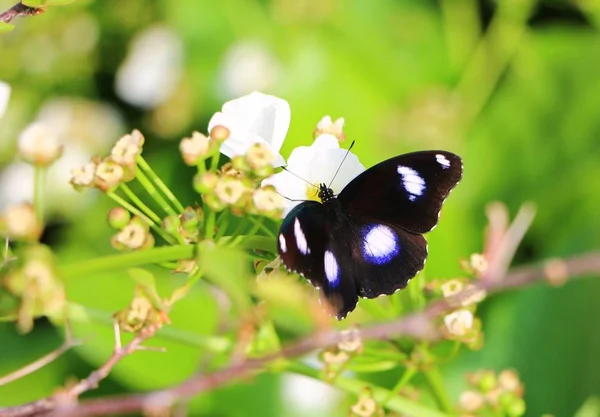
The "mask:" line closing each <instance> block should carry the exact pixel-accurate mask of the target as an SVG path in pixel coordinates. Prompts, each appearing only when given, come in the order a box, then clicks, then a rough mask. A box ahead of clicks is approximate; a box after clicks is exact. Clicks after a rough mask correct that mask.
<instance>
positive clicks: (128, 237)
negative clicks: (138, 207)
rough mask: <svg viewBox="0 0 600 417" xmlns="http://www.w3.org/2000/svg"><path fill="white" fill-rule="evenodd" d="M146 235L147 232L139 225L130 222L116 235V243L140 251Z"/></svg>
mask: <svg viewBox="0 0 600 417" xmlns="http://www.w3.org/2000/svg"><path fill="white" fill-rule="evenodd" d="M147 235H148V231H147V230H146V229H145V228H144V227H143V226H142V225H141V224H139V223H136V222H133V221H132V222H130V223H129V224H128V225H127V226H125V227H124V228H123V230H121V231H120V232H119V233H117V238H116V241H117V243H119V244H121V245H123V246H125V247H127V248H129V249H140V248H141V247H142V246H143V245H144V243H146V239H147Z"/></svg>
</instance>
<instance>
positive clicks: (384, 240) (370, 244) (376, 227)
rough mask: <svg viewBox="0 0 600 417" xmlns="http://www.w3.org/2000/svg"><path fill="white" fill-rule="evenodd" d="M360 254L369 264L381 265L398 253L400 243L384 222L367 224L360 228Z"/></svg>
mask: <svg viewBox="0 0 600 417" xmlns="http://www.w3.org/2000/svg"><path fill="white" fill-rule="evenodd" d="M361 234H362V240H363V241H362V247H361V249H362V254H363V257H364V258H365V260H366V261H367V262H369V263H371V264H375V265H382V264H386V263H389V262H391V261H392V259H393V258H394V257H395V256H397V255H398V254H399V253H400V243H399V242H398V236H396V233H395V232H394V230H393V229H392V228H390V227H388V226H386V225H384V224H369V225H367V226H364V227H363V228H362V230H361Z"/></svg>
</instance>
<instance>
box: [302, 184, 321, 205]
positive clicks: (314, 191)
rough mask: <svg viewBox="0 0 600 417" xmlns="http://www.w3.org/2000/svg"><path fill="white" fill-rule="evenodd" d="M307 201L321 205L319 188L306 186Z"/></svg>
mask: <svg viewBox="0 0 600 417" xmlns="http://www.w3.org/2000/svg"><path fill="white" fill-rule="evenodd" d="M306 199H307V200H312V201H318V202H319V203H321V199H320V198H319V188H318V187H315V186H314V185H306Z"/></svg>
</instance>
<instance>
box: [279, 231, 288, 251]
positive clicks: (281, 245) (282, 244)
mask: <svg viewBox="0 0 600 417" xmlns="http://www.w3.org/2000/svg"><path fill="white" fill-rule="evenodd" d="M279 248H280V249H281V251H282V252H283V253H286V252H287V244H286V242H285V236H283V234H280V235H279Z"/></svg>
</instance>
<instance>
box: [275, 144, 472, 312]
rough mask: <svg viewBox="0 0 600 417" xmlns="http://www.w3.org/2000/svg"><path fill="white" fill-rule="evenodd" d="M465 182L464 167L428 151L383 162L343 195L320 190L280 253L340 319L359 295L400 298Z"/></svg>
mask: <svg viewBox="0 0 600 417" xmlns="http://www.w3.org/2000/svg"><path fill="white" fill-rule="evenodd" d="M461 177H462V161H461V159H460V158H459V157H458V156H457V155H454V154H452V153H450V152H445V151H422V152H414V153H409V154H405V155H400V156H396V157H394V158H391V159H388V160H386V161H383V162H381V163H379V164H377V165H375V166H374V167H372V168H369V169H368V170H366V171H365V172H363V173H362V174H360V175H359V176H357V177H356V178H354V179H353V180H352V181H351V182H350V183H349V184H348V185H347V186H346V187H345V188H344V189H343V190H342V192H341V193H340V194H339V195H338V196H335V195H334V193H333V190H331V188H329V187H327V186H326V185H325V184H320V185H319V194H318V195H319V198H320V199H321V201H322V203H319V202H317V201H305V202H303V203H301V204H299V205H298V206H296V207H294V208H293V209H292V210H291V211H290V213H289V214H288V215H287V216H286V217H285V219H284V220H283V223H282V224H281V228H280V230H279V235H278V239H277V240H278V241H277V248H278V250H279V255H280V256H281V259H282V261H283V263H284V265H285V266H286V267H287V269H288V270H290V271H293V272H297V273H299V274H301V275H303V276H304V277H306V278H307V279H308V280H309V281H310V282H311V284H313V285H314V286H315V287H317V288H319V289H321V291H322V294H324V295H325V298H326V299H327V301H328V302H329V304H330V305H331V307H332V308H333V309H334V311H335V312H336V316H337V318H338V319H339V320H341V319H343V318H344V317H346V315H347V314H348V313H349V312H351V311H352V310H354V308H355V307H356V303H357V302H358V296H361V297H366V298H375V297H378V296H380V295H383V294H393V293H394V292H396V291H397V290H399V289H402V288H404V287H406V285H407V284H408V281H409V280H410V279H411V278H412V277H414V276H415V275H416V274H417V272H419V271H420V270H421V269H423V266H424V265H425V258H426V257H427V241H426V240H425V237H423V233H427V232H429V231H430V230H432V229H433V228H434V227H435V226H436V224H437V222H438V218H439V214H440V210H441V208H442V203H443V202H444V199H445V198H446V197H447V196H448V194H449V193H450V191H451V190H452V189H453V188H454V186H455V185H456V184H457V183H458V182H459V181H460V179H461Z"/></svg>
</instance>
